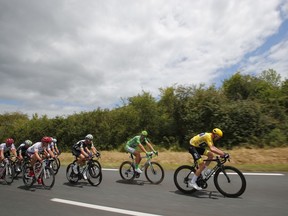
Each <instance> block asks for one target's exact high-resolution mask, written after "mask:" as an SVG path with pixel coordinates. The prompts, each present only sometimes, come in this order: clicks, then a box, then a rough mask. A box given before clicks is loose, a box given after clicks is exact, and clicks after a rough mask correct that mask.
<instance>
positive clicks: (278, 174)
mask: <svg viewBox="0 0 288 216" xmlns="http://www.w3.org/2000/svg"><path fill="white" fill-rule="evenodd" d="M102 170H104V171H119V169H110V168H102ZM229 174H232V175H233V174H235V175H236V174H237V173H229ZM243 175H250V176H285V174H283V173H243Z"/></svg>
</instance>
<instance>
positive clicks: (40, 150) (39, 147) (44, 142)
mask: <svg viewBox="0 0 288 216" xmlns="http://www.w3.org/2000/svg"><path fill="white" fill-rule="evenodd" d="M51 141H52V139H51V137H43V138H42V139H41V142H36V143H34V144H33V145H32V146H31V147H29V148H28V149H27V155H28V156H29V157H30V158H31V165H32V167H33V166H34V164H35V163H36V161H37V160H38V161H40V162H42V158H41V156H40V154H44V155H45V156H46V157H49V150H48V147H49V143H50V142H51ZM50 151H51V150H50Z"/></svg>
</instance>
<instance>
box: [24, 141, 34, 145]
mask: <svg viewBox="0 0 288 216" xmlns="http://www.w3.org/2000/svg"><path fill="white" fill-rule="evenodd" d="M24 144H25V145H29V146H31V145H32V141H31V140H25V142H24Z"/></svg>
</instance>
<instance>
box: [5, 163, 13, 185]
mask: <svg viewBox="0 0 288 216" xmlns="http://www.w3.org/2000/svg"><path fill="white" fill-rule="evenodd" d="M3 175H4V180H5V182H6V183H7V184H8V185H10V184H11V183H12V182H13V179H14V175H15V171H14V167H13V166H12V165H11V164H8V165H7V167H6V169H5V170H4V173H3Z"/></svg>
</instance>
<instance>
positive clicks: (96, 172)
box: [84, 163, 102, 186]
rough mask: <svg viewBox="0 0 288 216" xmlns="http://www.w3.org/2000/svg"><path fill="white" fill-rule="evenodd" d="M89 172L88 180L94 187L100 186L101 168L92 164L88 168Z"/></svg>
mask: <svg viewBox="0 0 288 216" xmlns="http://www.w3.org/2000/svg"><path fill="white" fill-rule="evenodd" d="M87 169H88V170H86V171H84V172H87V180H88V182H89V183H90V184H91V185H92V186H98V185H99V184H100V183H101V182H102V172H101V168H100V167H99V166H98V165H97V164H96V163H94V164H92V165H90V166H88V168H87Z"/></svg>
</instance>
